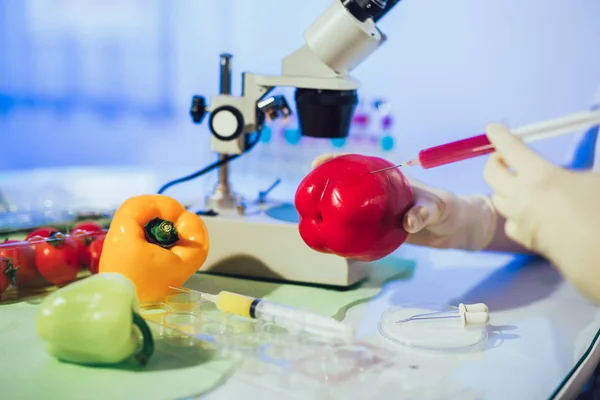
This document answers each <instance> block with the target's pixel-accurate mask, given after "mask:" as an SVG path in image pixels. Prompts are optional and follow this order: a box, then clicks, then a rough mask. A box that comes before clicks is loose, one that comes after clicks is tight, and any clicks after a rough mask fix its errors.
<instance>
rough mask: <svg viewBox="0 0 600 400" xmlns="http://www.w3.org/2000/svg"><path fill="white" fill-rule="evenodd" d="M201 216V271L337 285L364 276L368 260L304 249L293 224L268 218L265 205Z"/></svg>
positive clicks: (304, 246)
mask: <svg viewBox="0 0 600 400" xmlns="http://www.w3.org/2000/svg"><path fill="white" fill-rule="evenodd" d="M276 207H286V206H285V205H284V204H280V205H279V206H276ZM202 218H203V220H204V222H205V223H206V226H207V228H208V233H209V237H210V241H211V244H210V251H209V254H208V258H207V260H206V262H205V263H204V264H203V265H202V267H201V268H200V271H201V272H208V273H213V274H219V275H227V276H236V277H242V278H253V279H264V280H275V281H288V282H296V283H304V284H318V285H327V286H337V287H349V286H352V285H353V284H355V283H357V282H360V281H361V280H363V279H364V278H366V277H367V275H368V266H369V264H368V263H364V262H359V261H353V260H346V259H344V258H342V257H337V256H334V255H331V254H322V253H318V252H316V251H314V250H312V249H310V248H309V247H308V246H307V245H306V244H305V243H304V241H303V240H302V238H301V237H300V234H299V233H298V226H297V224H296V223H293V222H288V221H284V220H280V219H276V218H272V217H270V216H269V214H268V208H267V209H263V210H259V211H255V212H249V213H247V214H246V215H245V216H241V215H239V214H237V213H234V212H230V213H222V212H220V213H219V215H217V216H203V217H202Z"/></svg>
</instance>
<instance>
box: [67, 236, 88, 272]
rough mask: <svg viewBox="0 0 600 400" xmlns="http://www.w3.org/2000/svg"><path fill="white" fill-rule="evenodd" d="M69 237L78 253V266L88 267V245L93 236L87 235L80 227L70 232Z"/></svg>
mask: <svg viewBox="0 0 600 400" xmlns="http://www.w3.org/2000/svg"><path fill="white" fill-rule="evenodd" d="M70 237H71V238H72V239H73V241H74V242H75V245H76V246H77V253H79V266H80V267H81V268H88V267H89V266H90V262H91V260H90V252H89V251H88V247H89V245H90V243H92V241H93V237H92V236H89V232H87V231H84V230H81V229H76V230H74V231H73V232H71V235H70Z"/></svg>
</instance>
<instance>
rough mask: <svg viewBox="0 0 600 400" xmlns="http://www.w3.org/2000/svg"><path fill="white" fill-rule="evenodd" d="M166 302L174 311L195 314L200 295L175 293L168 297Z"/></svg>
mask: <svg viewBox="0 0 600 400" xmlns="http://www.w3.org/2000/svg"><path fill="white" fill-rule="evenodd" d="M166 301H167V304H168V305H169V306H170V307H171V310H173V311H176V312H194V308H195V307H196V305H197V304H198V302H199V301H200V295H199V294H197V293H174V294H171V295H169V296H167V299H166Z"/></svg>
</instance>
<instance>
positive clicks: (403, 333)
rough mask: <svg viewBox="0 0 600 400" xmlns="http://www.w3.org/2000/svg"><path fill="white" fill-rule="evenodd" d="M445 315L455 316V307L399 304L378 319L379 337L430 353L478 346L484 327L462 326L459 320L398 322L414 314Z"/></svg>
mask: <svg viewBox="0 0 600 400" xmlns="http://www.w3.org/2000/svg"><path fill="white" fill-rule="evenodd" d="M434 312H448V314H445V315H446V316H448V315H452V314H454V313H455V315H458V307H455V306H451V305H444V304H403V305H400V306H396V307H393V308H391V309H389V310H387V311H386V312H384V313H383V315H382V316H381V320H380V321H379V326H378V329H379V333H381V335H382V336H383V337H385V338H386V339H388V340H390V341H392V342H394V343H397V344H400V345H402V346H407V347H413V348H420V349H425V350H434V351H465V350H471V349H474V348H477V347H478V346H480V345H482V344H483V343H484V342H485V341H486V340H487V337H488V333H487V327H486V326H485V325H484V326H468V327H464V328H463V326H462V323H461V321H460V319H459V318H443V319H441V318H440V319H426V320H423V319H421V320H412V321H406V322H399V321H401V320H404V319H407V318H410V317H412V316H415V315H417V314H425V313H434Z"/></svg>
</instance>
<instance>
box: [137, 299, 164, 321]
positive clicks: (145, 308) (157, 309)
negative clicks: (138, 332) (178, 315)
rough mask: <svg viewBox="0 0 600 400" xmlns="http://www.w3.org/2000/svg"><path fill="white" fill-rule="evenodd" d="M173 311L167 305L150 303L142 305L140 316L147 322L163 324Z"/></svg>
mask: <svg viewBox="0 0 600 400" xmlns="http://www.w3.org/2000/svg"><path fill="white" fill-rule="evenodd" d="M170 311H171V307H169V305H168V304H166V303H160V302H150V303H142V304H140V315H141V316H142V317H143V318H144V319H147V320H150V321H152V322H155V323H157V324H162V323H163V322H164V318H165V315H167V314H168V313H169V312H170Z"/></svg>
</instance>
